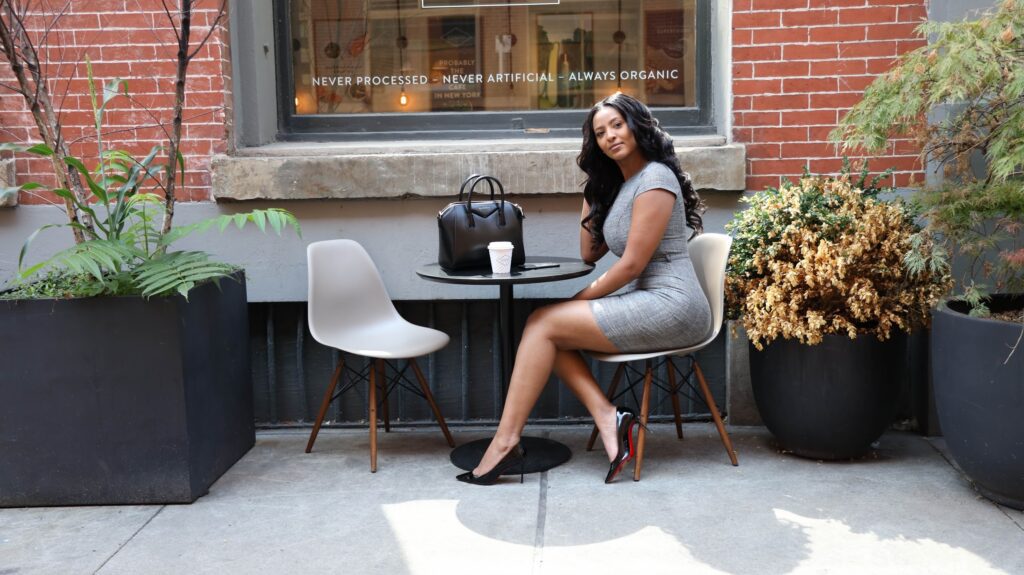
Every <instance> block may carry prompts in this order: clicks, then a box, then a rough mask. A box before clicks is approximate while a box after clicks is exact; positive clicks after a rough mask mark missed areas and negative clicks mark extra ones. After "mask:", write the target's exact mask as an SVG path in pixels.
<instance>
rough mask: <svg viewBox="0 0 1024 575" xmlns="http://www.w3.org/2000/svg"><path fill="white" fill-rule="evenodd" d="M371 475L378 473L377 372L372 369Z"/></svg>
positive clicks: (370, 418)
mask: <svg viewBox="0 0 1024 575" xmlns="http://www.w3.org/2000/svg"><path fill="white" fill-rule="evenodd" d="M369 403H370V417H369V420H370V473H377V370H376V369H372V368H371V369H370V401H369Z"/></svg>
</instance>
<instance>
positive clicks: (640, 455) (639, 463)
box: [633, 359, 653, 481]
mask: <svg viewBox="0 0 1024 575" xmlns="http://www.w3.org/2000/svg"><path fill="white" fill-rule="evenodd" d="M652 371H653V370H652V369H651V360H649V359H648V360H647V366H646V369H645V370H644V372H645V373H644V395H643V399H641V400H640V437H639V438H638V439H637V440H636V465H635V466H634V467H633V481H640V468H641V467H643V464H644V439H646V437H647V415H648V413H649V411H650V406H651V378H652V376H653V374H652V373H651V372H652Z"/></svg>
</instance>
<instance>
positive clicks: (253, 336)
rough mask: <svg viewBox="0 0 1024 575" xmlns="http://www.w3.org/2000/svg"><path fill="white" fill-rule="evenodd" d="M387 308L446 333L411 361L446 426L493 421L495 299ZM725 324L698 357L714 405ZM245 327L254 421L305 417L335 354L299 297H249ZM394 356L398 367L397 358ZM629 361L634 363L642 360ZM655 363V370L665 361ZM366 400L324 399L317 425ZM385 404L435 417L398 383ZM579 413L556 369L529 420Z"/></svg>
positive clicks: (398, 417) (397, 417) (598, 371)
mask: <svg viewBox="0 0 1024 575" xmlns="http://www.w3.org/2000/svg"><path fill="white" fill-rule="evenodd" d="M547 303H551V302H550V301H549V300H525V299H524V300H516V308H515V310H516V317H515V318H514V321H515V322H516V328H517V332H521V330H522V327H523V324H524V323H525V321H526V318H527V317H528V316H529V314H530V312H532V311H533V310H534V309H536V308H538V307H540V306H542V305H545V304H547ZM395 307H397V308H398V311H399V313H401V314H402V316H403V317H405V318H406V319H408V320H409V321H411V322H413V323H418V324H420V325H425V326H430V327H433V328H435V329H439V330H441V331H443V332H445V333H447V334H448V335H449V336H450V337H451V342H450V343H449V344H448V346H447V347H445V348H444V349H442V350H440V351H438V352H436V353H433V354H431V355H429V356H427V357H426V358H423V359H420V360H419V364H420V366H421V367H422V368H423V371H424V374H425V375H426V377H427V379H428V381H429V382H430V387H431V391H432V392H433V394H434V397H435V399H436V400H437V404H438V406H439V407H440V408H441V412H442V413H443V414H444V417H445V420H446V421H447V422H448V423H449V424H452V425H459V424H488V423H495V422H497V420H498V417H499V416H500V414H501V405H502V403H501V399H502V385H501V374H500V366H499V363H498V358H497V355H496V354H497V350H498V328H497V322H496V321H495V318H496V317H497V316H498V309H497V307H498V303H497V301H496V300H468V301H396V302H395ZM725 331H726V330H723V331H722V333H720V334H719V337H718V339H717V340H716V341H715V342H714V343H713V344H711V345H710V346H708V347H707V348H705V349H704V350H702V351H701V352H700V353H699V354H698V356H697V357H698V360H699V361H700V364H701V367H702V368H703V370H704V375H705V378H706V379H707V381H708V385H709V386H710V387H711V391H712V394H713V395H714V397H715V401H716V402H717V403H718V405H719V408H720V409H722V408H724V406H725V363H726V361H725V343H724V342H725V335H724V334H725ZM249 333H250V349H251V357H252V374H253V386H254V388H253V395H254V400H255V408H256V423H257V425H260V426H291V425H298V426H302V425H312V422H313V420H314V419H315V418H316V413H317V410H318V408H319V406H320V402H321V400H322V399H323V394H324V391H325V390H326V388H327V385H328V384H329V382H330V378H331V374H332V373H333V371H334V367H335V365H336V364H337V361H338V354H339V352H338V351H337V350H334V349H331V348H328V347H325V346H323V345H321V344H319V343H318V342H316V341H315V340H314V339H313V337H312V336H311V335H310V334H309V330H308V328H307V327H306V304H305V302H298V303H292V302H287V303H253V304H250V306H249ZM368 361H369V360H367V359H366V358H362V357H359V356H348V355H346V358H345V362H346V364H348V365H350V366H351V367H352V368H353V369H356V370H360V369H363V368H365V367H366V365H367V363H368ZM677 361H681V362H682V364H681V365H680V367H683V368H684V371H685V370H686V369H685V368H686V365H685V364H686V360H684V359H679V360H677ZM397 363H398V367H399V368H401V367H403V366H404V363H405V362H397ZM590 365H591V370H592V371H593V373H594V375H595V377H596V378H597V380H598V382H600V383H601V385H602V387H603V388H604V389H607V387H608V385H609V383H610V381H611V378H612V375H613V373H614V371H615V366H614V365H610V364H606V363H602V362H597V361H593V360H591V362H590ZM636 367H637V369H642V368H643V365H642V362H638V363H637V364H636ZM660 371H661V373H660V376H661V377H662V378H664V377H665V375H666V374H665V368H664V367H661V368H660ZM652 393H653V395H652V397H651V406H652V410H651V413H652V416H653V417H656V418H660V417H659V416H671V413H672V405H671V402H670V401H668V400H667V394H666V393H665V392H664V391H663V390H661V389H658V388H657V387H655V388H654V389H653V392H652ZM680 399H681V402H682V411H683V413H684V414H685V416H686V417H687V419H704V418H708V417H709V414H708V413H707V411H706V408H705V407H704V405H703V403H701V402H700V401H693V400H691V399H689V398H687V397H685V396H683V397H681V398H680ZM366 402H367V394H366V386H365V385H357V386H355V387H354V388H353V389H352V390H350V391H349V392H348V393H346V394H345V395H343V396H342V397H341V398H340V399H339V400H337V401H335V402H334V404H332V405H331V408H330V410H329V411H328V413H327V417H326V419H325V424H328V425H342V426H343V425H348V424H351V425H357V424H361V425H365V423H366V418H367V404H366ZM632 403H633V400H632V398H627V400H626V404H627V405H630V404H632ZM634 407H635V405H634ZM390 410H391V418H392V423H393V424H398V425H402V424H406V425H421V424H424V425H425V424H429V425H434V421H433V416H432V414H431V413H430V408H429V407H428V406H427V404H426V402H424V401H423V400H422V399H421V398H420V397H418V396H416V395H415V394H413V393H409V392H408V391H406V390H404V389H402V388H401V387H398V388H396V390H395V392H394V393H393V394H392V396H391V398H390ZM588 419H589V415H588V414H587V411H586V409H584V408H583V405H582V404H581V403H580V402H579V401H577V400H576V398H575V397H574V396H573V395H572V393H571V392H569V390H568V389H567V388H566V387H565V386H564V385H561V384H560V383H559V382H558V381H557V378H555V377H552V378H551V380H550V381H549V383H548V385H547V387H546V388H545V389H544V392H543V393H542V394H541V397H540V399H539V400H538V402H537V405H536V407H535V408H534V410H533V412H532V413H531V416H530V421H531V422H545V423H554V422H566V423H570V422H571V423H576V422H580V421H586V420H588Z"/></svg>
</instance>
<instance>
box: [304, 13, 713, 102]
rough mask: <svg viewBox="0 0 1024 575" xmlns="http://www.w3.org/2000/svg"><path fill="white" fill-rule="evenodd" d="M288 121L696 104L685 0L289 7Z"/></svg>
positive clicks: (691, 20) (691, 18)
mask: <svg viewBox="0 0 1024 575" xmlns="http://www.w3.org/2000/svg"><path fill="white" fill-rule="evenodd" d="M289 11H290V14H289V16H290V22H291V30H290V32H291V44H292V46H291V47H292V72H293V85H294V104H293V105H294V108H293V109H292V114H294V115H296V116H303V115H314V114H378V113H387V112H435V111H446V112H453V111H465V112H492V111H519V110H524V111H533V110H536V111H544V110H581V109H587V108H589V107H590V106H591V105H593V103H594V102H595V101H596V100H599V99H601V98H603V97H605V96H607V95H609V94H612V93H614V92H615V91H622V92H626V93H629V94H632V95H635V96H638V97H639V98H641V99H642V100H643V101H645V102H647V104H648V105H650V106H652V107H673V108H681V107H694V106H696V103H697V86H696V78H697V77H698V74H697V70H696V58H695V52H696V46H697V43H696V41H695V40H696V39H695V28H696V26H695V23H696V18H695V0H682V1H679V0H610V1H596V2H595V1H590V0H586V1H584V0H536V1H530V0H509V1H507V2H502V1H501V0H390V1H389V0H355V1H349V0H345V1H342V0H293V1H291V2H289Z"/></svg>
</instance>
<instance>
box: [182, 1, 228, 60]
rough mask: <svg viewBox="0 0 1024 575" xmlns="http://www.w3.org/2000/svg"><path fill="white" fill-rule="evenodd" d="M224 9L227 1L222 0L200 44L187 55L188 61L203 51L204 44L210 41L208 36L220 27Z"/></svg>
mask: <svg viewBox="0 0 1024 575" xmlns="http://www.w3.org/2000/svg"><path fill="white" fill-rule="evenodd" d="M226 9H227V0H223V1H222V2H221V3H220V9H219V10H218V11H217V17H216V18H214V19H213V22H211V23H210V28H209V29H208V30H207V31H206V36H203V40H202V41H201V42H199V45H198V46H196V49H195V50H193V51H192V53H191V54H189V55H188V59H189V60H192V58H195V57H196V54H198V53H199V51H200V50H202V49H203V46H205V45H206V43H207V42H208V41H209V40H210V36H212V35H213V32H214V31H215V30H216V29H217V28H218V27H220V22H221V20H223V19H224V11H225V10H226Z"/></svg>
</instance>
